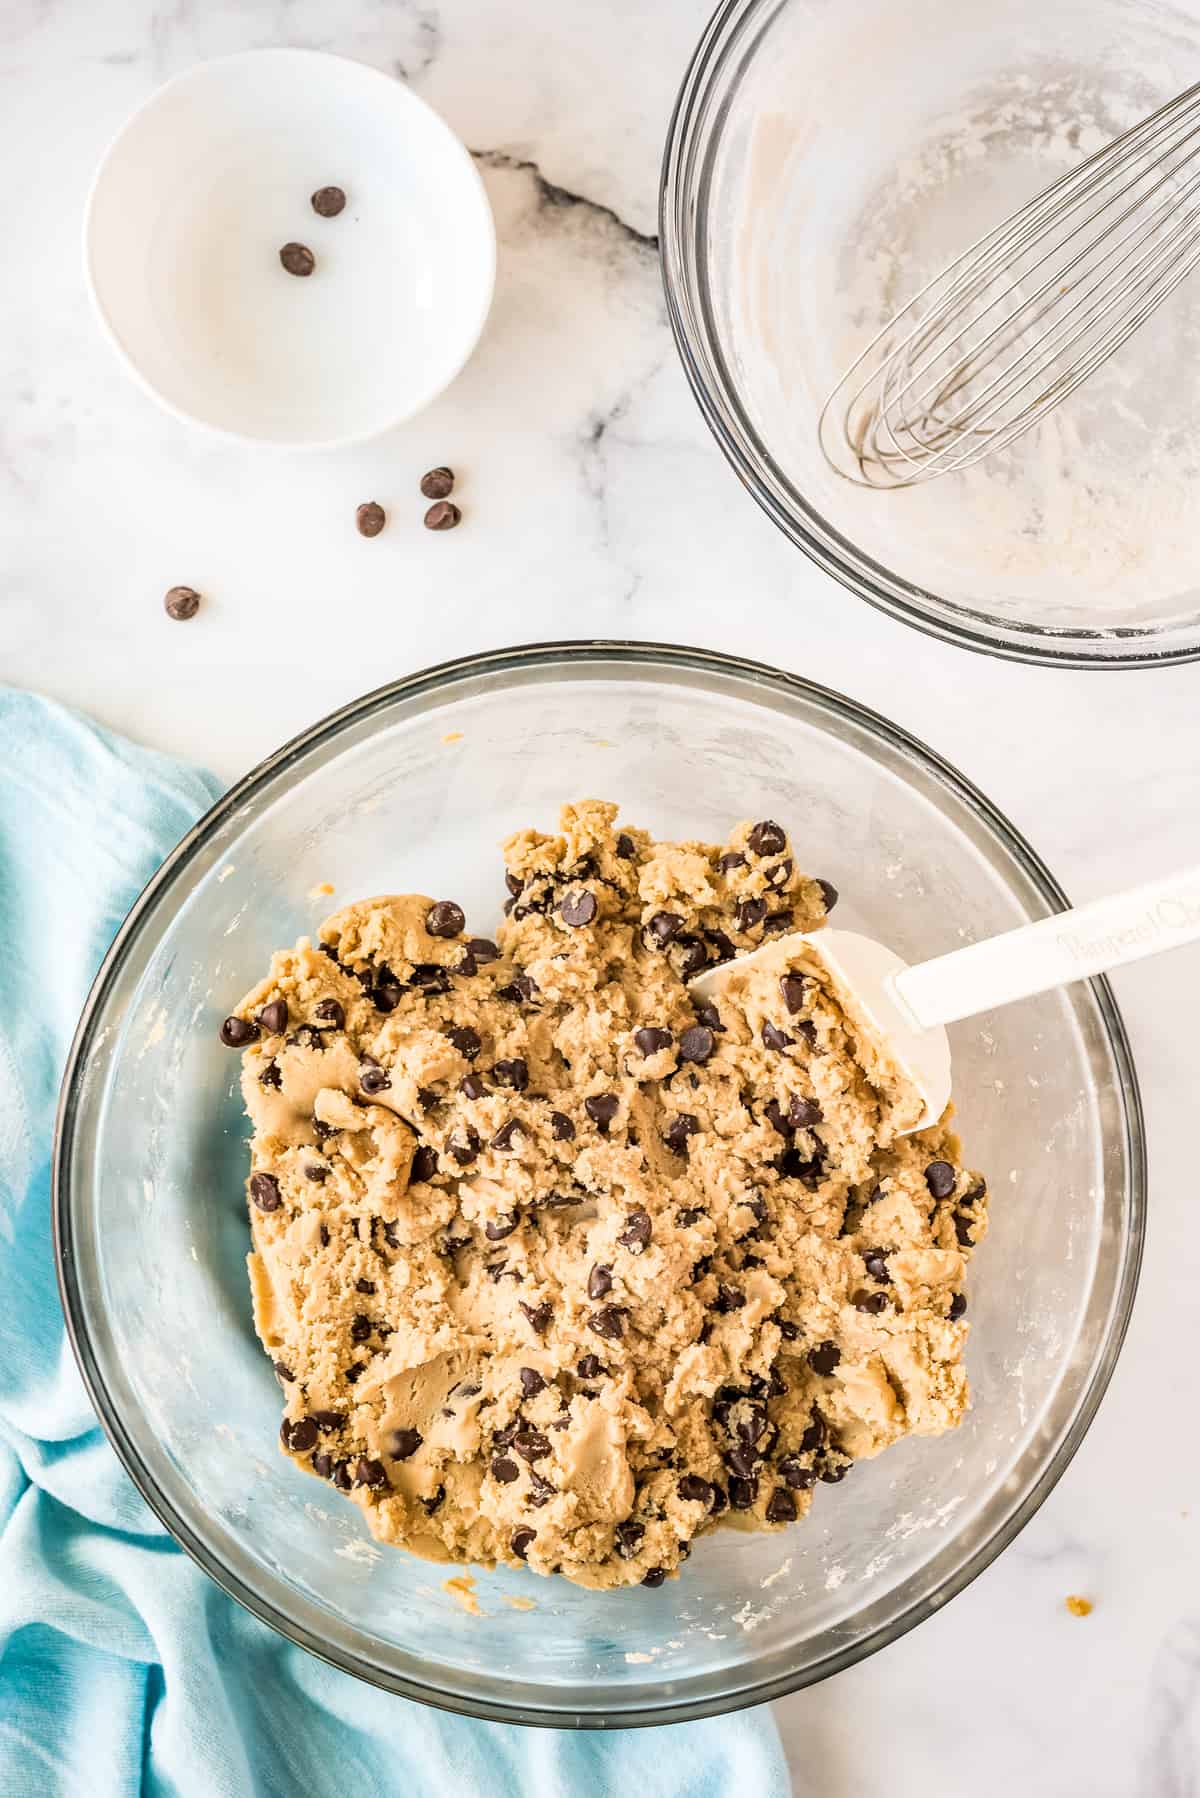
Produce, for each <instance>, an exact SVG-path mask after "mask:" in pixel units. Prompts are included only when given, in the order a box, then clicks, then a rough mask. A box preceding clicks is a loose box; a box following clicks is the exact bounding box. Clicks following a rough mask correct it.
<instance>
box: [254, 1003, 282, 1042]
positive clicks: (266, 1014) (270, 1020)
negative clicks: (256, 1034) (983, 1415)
mask: <svg viewBox="0 0 1200 1798" xmlns="http://www.w3.org/2000/svg"><path fill="white" fill-rule="evenodd" d="M258 1023H259V1025H260V1027H261V1028H262V1029H263V1030H265V1031H266V1033H267V1035H268V1036H282V1035H283V1033H284V1031H285V1030H286V1029H287V1024H288V1008H287V1000H286V999H272V1000H271V1003H270V1004H269V1005H264V1006H263V1008H262V1010H261V1011H260V1012H259V1014H258Z"/></svg>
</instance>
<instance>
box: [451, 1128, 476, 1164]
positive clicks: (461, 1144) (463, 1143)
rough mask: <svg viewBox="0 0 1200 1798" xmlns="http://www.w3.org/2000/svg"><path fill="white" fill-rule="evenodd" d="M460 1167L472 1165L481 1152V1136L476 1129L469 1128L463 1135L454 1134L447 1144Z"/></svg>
mask: <svg viewBox="0 0 1200 1798" xmlns="http://www.w3.org/2000/svg"><path fill="white" fill-rule="evenodd" d="M446 1147H447V1148H448V1149H449V1151H450V1153H451V1155H452V1156H453V1157H454V1159H455V1161H457V1163H458V1165H459V1167H470V1165H471V1163H472V1162H473V1161H474V1160H475V1159H476V1157H477V1156H478V1154H479V1148H480V1143H479V1138H478V1136H477V1135H476V1134H475V1132H474V1130H472V1129H470V1128H468V1129H467V1130H466V1132H465V1133H464V1134H463V1135H461V1136H457V1135H456V1136H452V1137H451V1138H450V1141H449V1142H448V1143H447V1144H446Z"/></svg>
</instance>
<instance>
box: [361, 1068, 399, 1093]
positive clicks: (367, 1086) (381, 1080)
mask: <svg viewBox="0 0 1200 1798" xmlns="http://www.w3.org/2000/svg"><path fill="white" fill-rule="evenodd" d="M358 1084H359V1085H360V1086H361V1088H362V1090H363V1091H364V1092H365V1093H366V1094H367V1095H368V1096H370V1095H371V1094H373V1093H382V1092H386V1091H387V1089H388V1087H389V1086H390V1085H391V1084H392V1081H391V1076H390V1075H389V1073H388V1071H387V1069H386V1068H381V1067H380V1065H379V1063H378V1062H377V1061H369V1062H367V1063H366V1064H365V1066H363V1067H360V1068H359V1070H358Z"/></svg>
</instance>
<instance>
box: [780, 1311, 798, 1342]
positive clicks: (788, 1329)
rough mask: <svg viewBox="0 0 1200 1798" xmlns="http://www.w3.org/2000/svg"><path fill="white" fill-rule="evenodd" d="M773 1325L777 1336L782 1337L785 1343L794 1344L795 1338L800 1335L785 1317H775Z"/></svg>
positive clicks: (796, 1327)
mask: <svg viewBox="0 0 1200 1798" xmlns="http://www.w3.org/2000/svg"><path fill="white" fill-rule="evenodd" d="M775 1323H776V1326H777V1327H778V1330H779V1334H780V1335H781V1336H782V1337H783V1340H784V1341H785V1342H795V1340H796V1338H797V1336H799V1334H800V1331H799V1328H798V1326H797V1325H796V1324H794V1323H790V1322H789V1321H788V1319H787V1318H786V1317H777V1318H776V1319H775Z"/></svg>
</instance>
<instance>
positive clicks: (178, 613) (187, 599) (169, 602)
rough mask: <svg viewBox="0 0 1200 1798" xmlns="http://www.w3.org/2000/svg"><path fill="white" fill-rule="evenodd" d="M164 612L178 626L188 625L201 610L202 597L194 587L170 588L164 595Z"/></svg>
mask: <svg viewBox="0 0 1200 1798" xmlns="http://www.w3.org/2000/svg"><path fill="white" fill-rule="evenodd" d="M163 610H164V611H165V613H166V614H167V617H168V618H173V619H174V620H175V622H176V623H177V624H186V623H187V621H188V619H189V618H194V617H195V616H196V613H197V612H198V611H199V610H200V595H199V594H198V593H197V591H196V589H195V588H194V587H168V588H167V591H166V593H165V594H164V595H163Z"/></svg>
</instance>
